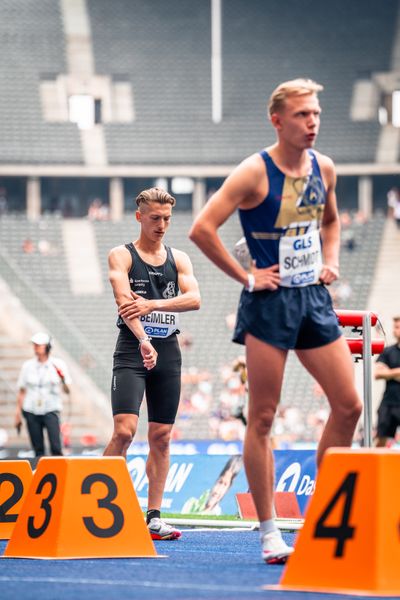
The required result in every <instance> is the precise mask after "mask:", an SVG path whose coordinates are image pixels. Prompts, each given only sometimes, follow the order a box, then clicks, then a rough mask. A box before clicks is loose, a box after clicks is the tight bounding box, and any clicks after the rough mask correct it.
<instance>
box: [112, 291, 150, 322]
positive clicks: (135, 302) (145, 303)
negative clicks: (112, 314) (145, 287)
mask: <svg viewBox="0 0 400 600" xmlns="http://www.w3.org/2000/svg"><path fill="white" fill-rule="evenodd" d="M131 296H132V300H129V302H124V304H121V306H120V307H119V309H118V314H119V316H120V317H122V318H123V319H136V318H138V317H143V316H144V315H148V314H149V313H151V312H152V310H153V303H152V301H151V300H146V298H143V297H142V296H140V295H139V294H136V293H135V292H131Z"/></svg>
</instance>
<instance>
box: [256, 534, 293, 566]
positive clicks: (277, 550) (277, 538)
mask: <svg viewBox="0 0 400 600" xmlns="http://www.w3.org/2000/svg"><path fill="white" fill-rule="evenodd" d="M293 552H294V548H292V547H291V546H288V545H287V544H286V542H285V541H284V540H283V538H282V535H281V532H280V531H272V532H271V533H266V534H265V535H264V537H263V539H262V552H261V558H262V559H263V560H264V561H265V562H266V563H267V564H268V565H283V564H284V563H285V562H286V561H287V559H288V557H289V556H290V555H291V554H292V553H293Z"/></svg>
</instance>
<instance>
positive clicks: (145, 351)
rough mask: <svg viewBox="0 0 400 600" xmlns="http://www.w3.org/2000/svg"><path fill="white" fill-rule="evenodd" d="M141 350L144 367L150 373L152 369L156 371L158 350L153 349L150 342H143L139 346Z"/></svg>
mask: <svg viewBox="0 0 400 600" xmlns="http://www.w3.org/2000/svg"><path fill="white" fill-rule="evenodd" d="M139 349H140V353H141V355H142V358H143V365H144V366H145V367H146V369H147V370H148V371H150V369H154V367H155V366H156V364H157V357H158V353H157V350H155V348H153V346H152V345H151V343H150V341H149V340H146V341H144V342H142V343H141V344H140V346H139Z"/></svg>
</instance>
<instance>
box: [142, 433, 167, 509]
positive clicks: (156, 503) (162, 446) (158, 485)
mask: <svg viewBox="0 0 400 600" xmlns="http://www.w3.org/2000/svg"><path fill="white" fill-rule="evenodd" d="M172 427H173V425H168V424H165V423H154V422H151V423H149V431H148V437H149V457H148V459H147V463H146V473H147V477H148V479H149V495H148V504H147V506H148V510H151V509H157V510H160V507H161V501H162V497H163V493H164V487H165V482H166V480H167V475H168V470H169V442H170V439H171V431H172Z"/></svg>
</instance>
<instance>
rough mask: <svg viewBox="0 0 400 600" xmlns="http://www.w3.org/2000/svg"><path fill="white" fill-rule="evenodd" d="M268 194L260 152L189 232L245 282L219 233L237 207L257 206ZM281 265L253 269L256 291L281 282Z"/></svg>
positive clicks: (239, 168)
mask: <svg viewBox="0 0 400 600" xmlns="http://www.w3.org/2000/svg"><path fill="white" fill-rule="evenodd" d="M267 193H268V182H267V177H266V174H265V166H264V164H263V161H262V158H261V157H260V156H259V155H258V154H253V155H252V156H250V157H249V158H247V159H246V160H244V161H243V162H242V163H241V164H240V165H238V166H237V167H236V169H235V170H234V171H233V172H232V173H231V175H229V177H228V178H227V179H226V180H225V182H224V184H223V185H222V187H221V188H220V189H219V190H218V191H217V192H216V193H215V194H214V195H213V196H212V197H211V198H210V200H209V201H208V202H207V204H206V205H205V206H204V208H203V209H202V211H201V212H200V214H199V215H198V216H197V218H196V219H195V221H194V223H193V226H192V228H191V230H190V232H189V237H190V239H191V240H192V241H193V242H194V243H195V244H197V246H199V248H200V249H201V250H202V251H203V252H204V254H205V255H206V256H207V257H208V258H209V259H210V260H211V261H212V262H213V263H214V264H215V265H217V267H219V268H220V269H221V270H222V271H224V273H226V274H227V275H229V276H230V277H232V279H236V281H238V282H239V283H241V284H242V285H246V284H247V282H248V277H247V272H246V271H245V269H244V268H243V267H242V266H241V265H240V264H239V263H238V262H237V260H236V259H235V258H234V257H233V256H232V255H231V254H230V253H229V252H228V250H227V248H226V247H225V246H224V244H223V243H222V241H221V238H220V237H219V235H218V229H219V227H221V225H223V223H225V221H226V220H227V219H228V218H229V217H230V216H231V215H232V214H233V213H234V212H235V210H236V209H237V208H239V207H240V208H252V207H253V206H257V204H259V203H260V202H261V201H262V200H263V198H264V197H265V195H266V194H267ZM278 271H279V267H278V265H273V266H272V267H268V268H266V269H257V268H256V267H255V266H253V268H252V273H253V275H254V277H255V286H254V289H255V290H263V289H269V290H275V289H277V287H278V284H279V272H278Z"/></svg>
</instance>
